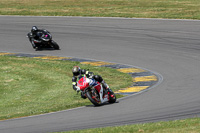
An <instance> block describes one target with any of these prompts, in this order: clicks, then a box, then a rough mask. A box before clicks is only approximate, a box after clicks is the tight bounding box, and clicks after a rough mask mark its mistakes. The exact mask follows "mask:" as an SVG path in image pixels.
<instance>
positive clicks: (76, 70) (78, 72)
mask: <svg viewBox="0 0 200 133" xmlns="http://www.w3.org/2000/svg"><path fill="white" fill-rule="evenodd" d="M72 73H73V77H72V85H73V89H74V90H75V91H79V88H78V87H77V81H78V80H79V79H81V78H82V77H83V76H84V75H85V76H86V77H87V78H90V79H94V80H96V81H98V82H99V83H101V84H102V86H103V88H104V89H105V90H107V91H111V90H110V88H109V86H108V85H107V84H106V83H105V81H104V80H103V78H102V77H101V76H100V75H93V72H89V71H87V70H85V69H81V68H80V67H79V66H74V67H73V68H72ZM81 97H82V98H84V99H85V98H86V96H85V94H83V92H81Z"/></svg>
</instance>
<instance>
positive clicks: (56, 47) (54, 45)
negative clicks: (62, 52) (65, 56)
mask: <svg viewBox="0 0 200 133" xmlns="http://www.w3.org/2000/svg"><path fill="white" fill-rule="evenodd" d="M51 44H52V46H53V48H54V49H56V50H59V49H60V47H59V46H58V44H57V43H56V42H54V41H53V40H52V41H51Z"/></svg>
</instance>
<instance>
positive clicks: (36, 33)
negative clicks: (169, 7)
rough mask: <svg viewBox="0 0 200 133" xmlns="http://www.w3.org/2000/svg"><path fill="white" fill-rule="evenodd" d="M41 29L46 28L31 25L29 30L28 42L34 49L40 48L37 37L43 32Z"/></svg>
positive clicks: (39, 41)
mask: <svg viewBox="0 0 200 133" xmlns="http://www.w3.org/2000/svg"><path fill="white" fill-rule="evenodd" d="M42 31H47V30H45V29H38V28H37V26H33V27H32V28H31V32H30V33H29V37H30V38H29V39H30V42H31V43H32V46H33V48H35V49H40V45H38V44H39V43H41V40H40V39H39V38H40V37H41V36H42V34H43V33H42ZM47 32H49V31H47ZM49 33H50V32H49Z"/></svg>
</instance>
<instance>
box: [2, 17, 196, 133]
mask: <svg viewBox="0 0 200 133" xmlns="http://www.w3.org/2000/svg"><path fill="white" fill-rule="evenodd" d="M0 25H1V26H0V40H1V41H0V52H14V53H31V54H48V55H55V56H67V57H69V56H72V57H77V58H86V59H95V60H102V61H107V62H115V63H120V64H128V65H133V66H138V67H142V68H146V69H149V70H152V71H154V72H157V73H159V74H161V75H162V76H163V81H162V83H161V84H160V85H158V86H156V87H154V88H152V89H150V90H148V91H146V92H144V93H141V94H139V95H134V96H132V97H129V98H126V99H122V100H119V102H118V103H115V104H112V105H105V106H101V107H93V106H87V107H81V108H77V109H73V110H67V111H61V112H57V113H51V114H45V115H39V116H33V117H27V118H18V119H13V120H6V121H0V132H2V133H43V132H44V133H46V132H55V131H69V130H76V129H84V128H95V127H104V126H114V125H123V124H133V123H146V122H154V121H161V120H174V119H182V118H188V117H199V116H200V82H199V80H200V32H199V31H200V21H192V20H162V19H120V18H84V17H23V16H16V17H12V16H0ZM33 25H37V26H38V27H39V28H45V29H48V30H49V31H50V32H51V33H52V35H53V38H54V40H55V41H56V42H57V43H58V44H59V45H60V47H61V50H43V51H35V50H33V49H32V47H31V45H30V43H29V41H28V39H27V38H26V34H27V33H28V32H29V31H30V29H31V27H32V26H33Z"/></svg>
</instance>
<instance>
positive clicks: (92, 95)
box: [86, 89, 101, 106]
mask: <svg viewBox="0 0 200 133" xmlns="http://www.w3.org/2000/svg"><path fill="white" fill-rule="evenodd" d="M86 95H87V97H88V99H89V100H90V101H91V102H92V103H93V104H94V105H95V106H99V105H101V100H100V96H99V93H98V92H97V91H96V90H95V89H92V90H91V91H87V93H86Z"/></svg>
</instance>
